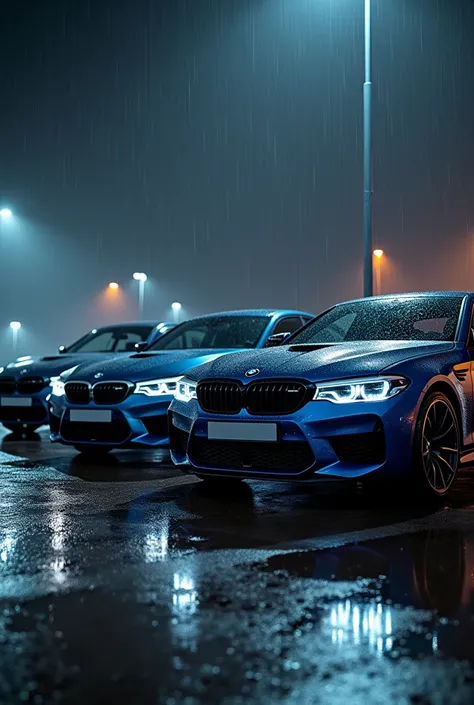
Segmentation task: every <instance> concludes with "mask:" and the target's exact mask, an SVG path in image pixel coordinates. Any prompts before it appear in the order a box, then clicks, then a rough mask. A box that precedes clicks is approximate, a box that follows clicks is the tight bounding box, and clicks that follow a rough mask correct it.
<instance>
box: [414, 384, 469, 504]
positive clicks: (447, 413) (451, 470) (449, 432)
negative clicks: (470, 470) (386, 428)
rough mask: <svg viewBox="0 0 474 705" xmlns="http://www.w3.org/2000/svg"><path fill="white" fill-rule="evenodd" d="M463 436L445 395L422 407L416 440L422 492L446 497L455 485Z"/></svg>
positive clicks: (417, 472) (434, 396)
mask: <svg viewBox="0 0 474 705" xmlns="http://www.w3.org/2000/svg"><path fill="white" fill-rule="evenodd" d="M460 449H461V434H460V429H459V420H458V416H457V414H456V411H455V409H454V407H453V405H452V404H451V402H450V400H449V399H448V397H447V396H446V395H445V394H443V393H442V392H434V393H433V394H429V395H428V396H427V398H426V399H425V401H424V402H423V404H422V407H421V410H420V414H419V416H418V421H417V431H416V439H415V458H414V460H415V463H414V465H415V467H414V470H415V481H416V483H417V484H418V487H419V489H420V491H421V492H422V493H423V494H425V495H429V496H432V497H433V496H437V497H443V496H444V495H445V494H447V492H448V491H449V489H450V487H451V485H452V484H453V482H454V480H455V478H456V474H457V470H458V466H459V459H460Z"/></svg>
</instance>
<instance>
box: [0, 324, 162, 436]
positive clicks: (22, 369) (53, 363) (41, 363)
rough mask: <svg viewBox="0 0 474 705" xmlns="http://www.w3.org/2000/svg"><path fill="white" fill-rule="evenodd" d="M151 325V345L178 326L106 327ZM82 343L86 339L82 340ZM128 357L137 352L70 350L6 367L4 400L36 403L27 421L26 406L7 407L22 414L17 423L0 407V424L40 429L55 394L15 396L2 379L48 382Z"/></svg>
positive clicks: (0, 393) (47, 390) (48, 387)
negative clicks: (79, 367) (82, 366)
mask: <svg viewBox="0 0 474 705" xmlns="http://www.w3.org/2000/svg"><path fill="white" fill-rule="evenodd" d="M148 326H149V327H150V328H151V332H150V334H149V336H148V338H147V341H146V342H147V344H148V345H151V344H153V343H154V342H155V341H156V340H158V339H159V338H160V337H161V336H162V335H164V333H167V332H168V331H169V330H171V329H172V328H174V327H175V324H174V323H169V322H166V321H162V322H158V321H135V322H130V323H117V324H116V325H110V326H104V327H103V328H107V329H109V328H114V329H120V328H126V329H127V330H131V329H132V328H134V327H136V328H143V327H148ZM101 330H102V328H98V329H97V333H98V334H99V333H100V331H101ZM84 337H86V336H84ZM80 340H82V338H81V339H80ZM78 342H79V341H76V343H78ZM76 343H73V344H72V345H71V347H73V346H74V345H76ZM127 354H129V355H132V354H133V353H132V352H130V353H123V352H120V353H118V352H111V353H71V352H69V353H68V352H67V349H66V350H65V352H62V353H59V354H57V355H49V356H44V357H33V356H24V357H20V358H18V359H17V360H15V361H13V362H11V363H9V364H7V365H6V366H5V368H3V370H2V371H1V372H0V397H1V398H2V399H3V398H5V400H6V401H8V400H9V399H12V398H13V399H21V398H22V397H23V398H24V397H25V396H28V397H30V398H31V400H32V408H33V413H32V414H31V415H30V414H29V413H28V417H29V418H27V417H26V416H24V414H25V412H24V409H25V407H8V406H6V407H5V408H7V409H8V408H12V409H13V408H15V409H16V411H17V413H18V417H17V418H15V419H13V420H11V419H6V418H5V416H6V414H4V410H5V408H0V424H1V423H2V422H5V423H6V424H8V425H9V426H16V427H18V429H23V430H28V428H37V427H38V426H41V425H43V424H47V423H48V405H47V400H48V397H49V395H50V393H51V385H50V384H47V385H46V386H45V387H44V388H43V389H42V390H41V391H39V392H36V393H28V394H18V393H17V392H15V393H14V394H7V393H5V392H3V391H2V389H1V382H2V379H5V378H8V379H11V378H13V379H14V380H15V382H17V381H19V380H21V379H25V378H29V377H42V378H43V379H45V380H50V379H51V378H52V377H58V376H59V375H60V374H61V373H62V372H64V371H65V370H68V369H70V368H71V367H74V366H75V365H79V364H82V363H85V362H92V361H97V359H100V360H103V359H108V358H114V357H117V355H119V356H121V355H127ZM28 408H29V407H26V409H28ZM33 419H34V420H33Z"/></svg>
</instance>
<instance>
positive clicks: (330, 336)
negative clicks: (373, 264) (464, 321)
mask: <svg viewBox="0 0 474 705" xmlns="http://www.w3.org/2000/svg"><path fill="white" fill-rule="evenodd" d="M462 301H463V297H461V296H460V297H453V296H450V297H447V296H446V297H443V296H423V297H421V296H419V297H399V298H397V297H394V298H390V299H373V300H369V301H354V302H349V303H347V304H340V305H339V306H335V307H334V308H332V309H330V310H329V311H327V312H326V313H323V314H322V316H320V317H319V318H317V319H316V320H315V321H314V322H313V323H311V324H310V325H309V326H307V327H306V328H305V329H304V330H303V331H301V333H296V335H295V336H293V338H292V339H291V344H292V345H293V344H294V345H298V344H300V343H343V342H347V341H359V340H360V341H364V340H454V336H455V333H456V328H457V324H458V320H459V314H460V311H461V304H462Z"/></svg>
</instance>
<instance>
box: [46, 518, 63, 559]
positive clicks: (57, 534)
mask: <svg viewBox="0 0 474 705" xmlns="http://www.w3.org/2000/svg"><path fill="white" fill-rule="evenodd" d="M64 523H65V521H64V514H62V513H61V512H53V513H52V515H51V519H50V522H49V526H50V529H51V531H52V532H53V535H52V537H51V547H52V549H53V551H62V550H63V548H64V543H65V540H66V531H65V530H64Z"/></svg>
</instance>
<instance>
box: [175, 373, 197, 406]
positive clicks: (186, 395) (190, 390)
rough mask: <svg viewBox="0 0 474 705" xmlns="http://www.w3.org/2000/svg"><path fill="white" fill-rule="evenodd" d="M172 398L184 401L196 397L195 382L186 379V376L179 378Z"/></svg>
mask: <svg viewBox="0 0 474 705" xmlns="http://www.w3.org/2000/svg"><path fill="white" fill-rule="evenodd" d="M174 398H175V399H179V401H185V402H187V401H191V399H196V398H197V394H196V382H193V381H192V380H191V379H186V377H183V378H182V379H180V380H179V382H178V384H177V387H176V391H175V393H174Z"/></svg>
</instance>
